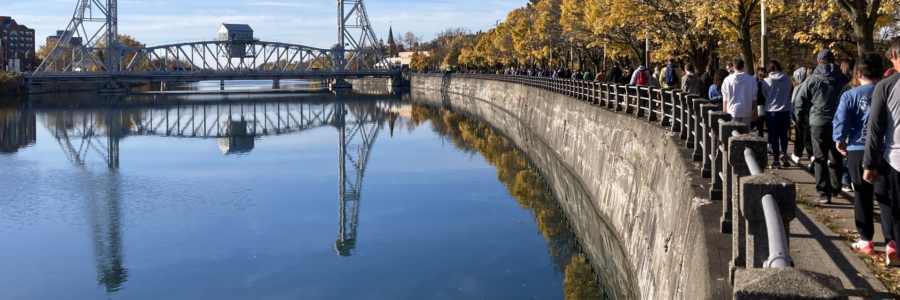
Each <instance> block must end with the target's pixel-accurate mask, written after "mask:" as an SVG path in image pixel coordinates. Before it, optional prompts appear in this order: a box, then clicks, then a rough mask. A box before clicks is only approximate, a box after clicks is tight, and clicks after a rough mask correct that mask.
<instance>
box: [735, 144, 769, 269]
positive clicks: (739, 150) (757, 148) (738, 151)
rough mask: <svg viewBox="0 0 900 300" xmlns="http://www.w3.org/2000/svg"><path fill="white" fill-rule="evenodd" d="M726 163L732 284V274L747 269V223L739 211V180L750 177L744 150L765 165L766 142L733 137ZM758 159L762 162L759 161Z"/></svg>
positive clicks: (761, 164)
mask: <svg viewBox="0 0 900 300" xmlns="http://www.w3.org/2000/svg"><path fill="white" fill-rule="evenodd" d="M728 144H729V145H728V163H729V164H730V165H731V171H732V173H731V175H730V177H731V178H732V180H731V182H732V184H733V185H732V199H734V201H732V207H731V212H732V216H731V220H732V222H731V241H732V248H731V262H730V263H729V264H728V267H729V276H728V280H729V282H731V283H732V284H734V272H735V271H737V270H738V269H744V268H747V251H746V242H747V237H746V235H747V223H746V222H747V221H746V220H745V219H744V215H743V212H741V209H740V206H739V204H740V199H741V192H740V187H741V185H740V182H741V181H740V178H741V177H746V176H750V169H749V167H748V166H747V161H746V160H745V158H744V150H745V149H748V148H749V149H751V150H753V153H754V154H755V155H756V159H757V162H758V163H759V165H760V166H765V165H766V140H765V139H764V138H761V137H758V136H756V135H755V134H742V135H739V136H733V137H731V138H730V139H729V140H728ZM760 158H762V160H761V161H760Z"/></svg>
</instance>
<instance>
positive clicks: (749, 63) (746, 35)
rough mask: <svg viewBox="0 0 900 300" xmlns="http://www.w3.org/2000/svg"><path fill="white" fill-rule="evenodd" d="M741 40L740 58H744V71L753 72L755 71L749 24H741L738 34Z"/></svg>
mask: <svg viewBox="0 0 900 300" xmlns="http://www.w3.org/2000/svg"><path fill="white" fill-rule="evenodd" d="M738 39H740V41H741V59H742V60H744V72H747V74H753V73H754V72H755V71H754V70H755V68H754V67H753V66H754V62H755V61H754V58H753V43H751V41H750V26H747V25H742V26H741V31H740V35H739V37H738Z"/></svg>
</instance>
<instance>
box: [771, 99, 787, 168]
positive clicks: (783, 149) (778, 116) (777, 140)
mask: <svg viewBox="0 0 900 300" xmlns="http://www.w3.org/2000/svg"><path fill="white" fill-rule="evenodd" d="M766 125H768V129H769V145H772V156H773V157H774V158H775V160H774V161H776V162H777V161H778V159H779V158H781V155H782V154H784V155H787V147H788V139H789V137H790V135H789V134H790V131H791V112H789V111H779V112H767V113H766Z"/></svg>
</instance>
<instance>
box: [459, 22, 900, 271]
mask: <svg viewBox="0 0 900 300" xmlns="http://www.w3.org/2000/svg"><path fill="white" fill-rule="evenodd" d="M815 58H816V61H817V62H818V66H816V67H803V66H801V67H797V68H793V67H792V68H790V69H793V73H792V75H793V76H791V75H788V73H787V72H788V71H789V70H790V69H789V70H785V69H784V68H783V66H782V64H781V63H779V62H778V61H775V60H771V61H768V62H766V63H765V64H764V65H765V67H762V68H757V69H756V70H745V63H744V61H742V60H740V59H738V60H734V61H733V62H730V63H728V64H727V65H726V67H725V69H718V70H717V69H715V68H714V67H713V66H712V65H709V66H706V69H705V72H704V73H703V74H700V75H698V73H699V72H698V70H696V67H695V66H693V65H691V64H685V65H684V70H683V71H682V70H680V69H679V68H678V66H677V64H676V63H675V61H674V60H671V59H670V60H668V62H667V63H666V64H665V65H664V66H662V67H661V68H655V69H654V70H653V71H652V72H651V70H650V69H648V68H647V67H646V66H645V65H644V64H643V63H641V64H640V65H639V66H638V67H637V68H636V69H634V70H630V69H629V68H628V67H625V68H624V69H623V68H621V67H620V66H619V65H618V64H614V65H613V68H612V69H611V70H609V71H607V72H606V73H604V72H603V71H600V72H599V74H594V73H592V72H591V71H582V70H577V69H575V70H573V69H569V68H560V69H556V70H554V69H550V68H548V69H512V68H511V69H506V70H502V71H497V72H496V73H497V74H506V75H526V76H545V77H553V78H570V79H580V80H590V81H600V82H607V83H618V84H631V85H638V86H654V87H660V88H668V89H681V90H683V91H686V92H688V93H693V94H697V95H700V97H702V98H705V99H709V100H710V101H711V103H713V104H720V105H721V107H722V109H723V110H724V111H726V112H728V113H729V114H731V116H732V120H734V121H738V122H743V123H746V124H750V125H751V128H755V129H756V133H757V134H758V135H759V136H767V137H768V144H769V153H770V154H771V155H772V157H773V163H772V164H771V166H770V168H771V169H781V168H786V167H790V166H791V164H792V163H793V164H795V165H798V166H800V165H801V159H802V157H803V156H804V152H805V154H806V156H807V157H808V160H809V164H808V169H809V171H810V172H811V173H813V174H814V175H815V184H816V192H817V194H816V196H815V198H814V201H815V202H817V203H820V204H828V203H831V201H832V197H836V196H838V195H839V194H840V192H841V191H842V190H843V191H846V192H850V191H855V193H854V199H853V204H854V214H855V219H856V226H857V231H858V232H859V239H858V240H857V241H856V242H855V243H854V244H853V248H854V249H856V250H858V251H860V252H862V253H865V254H869V255H874V254H875V253H876V252H875V248H874V243H873V235H874V230H875V228H874V213H873V210H874V204H875V203H878V206H879V209H880V210H881V217H880V218H881V227H882V228H881V229H882V233H883V235H884V239H885V244H886V247H885V256H886V262H887V263H888V264H889V265H892V266H900V254H898V252H897V245H896V243H895V239H897V238H900V130H898V128H900V85H898V84H897V82H898V80H900V73H898V72H900V37H896V38H894V39H893V40H892V41H891V46H890V50H888V52H887V53H886V54H885V56H884V57H882V55H880V54H878V53H874V52H865V53H862V54H861V55H860V56H859V57H858V58H845V59H842V60H841V61H840V62H838V61H836V59H835V56H834V53H832V52H831V51H830V50H827V49H826V50H821V51H819V52H818V53H817V54H816V57H815ZM885 59H886V60H887V61H888V62H889V64H888V65H893V67H891V68H888V69H887V70H884V66H885V62H886V61H885ZM748 71H750V72H748ZM472 72H479V71H472ZM791 129H793V132H794V138H793V145H794V148H793V152H791V153H789V152H788V151H789V150H788V145H789V144H790V142H791Z"/></svg>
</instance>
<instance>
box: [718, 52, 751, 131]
mask: <svg viewBox="0 0 900 300" xmlns="http://www.w3.org/2000/svg"><path fill="white" fill-rule="evenodd" d="M733 64H734V74H731V75H729V76H728V77H727V78H725V81H724V82H722V106H723V108H724V111H726V112H728V113H729V114H731V119H732V120H733V121H736V122H741V123H744V124H750V122H752V121H754V119H755V116H756V105H757V102H756V92H757V91H758V90H759V87H758V86H757V84H756V78H754V77H753V76H751V75H749V74H747V73H744V61H743V60H741V59H736V60H735V61H734V63H733Z"/></svg>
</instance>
